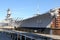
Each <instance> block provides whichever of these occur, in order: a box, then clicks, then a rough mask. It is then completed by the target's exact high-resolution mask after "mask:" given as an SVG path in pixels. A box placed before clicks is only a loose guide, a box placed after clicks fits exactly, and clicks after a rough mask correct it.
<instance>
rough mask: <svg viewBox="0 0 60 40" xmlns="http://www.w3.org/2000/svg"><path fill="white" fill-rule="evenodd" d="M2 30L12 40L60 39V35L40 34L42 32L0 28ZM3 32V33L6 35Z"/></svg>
mask: <svg viewBox="0 0 60 40" xmlns="http://www.w3.org/2000/svg"><path fill="white" fill-rule="evenodd" d="M0 32H2V33H4V34H6V35H7V36H8V38H10V39H11V40H52V39H57V40H60V36H58V35H49V34H40V33H29V32H23V31H16V30H6V29H0ZM4 34H3V35H4Z"/></svg>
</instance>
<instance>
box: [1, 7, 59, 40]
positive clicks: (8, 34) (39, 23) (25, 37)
mask: <svg viewBox="0 0 60 40" xmlns="http://www.w3.org/2000/svg"><path fill="white" fill-rule="evenodd" d="M0 40H60V8H53V9H50V10H49V11H48V12H46V13H44V14H42V15H40V14H38V15H36V16H33V17H30V18H27V19H23V20H18V21H17V20H14V19H13V18H12V17H11V11H10V9H8V10H7V16H6V18H5V19H4V20H2V21H0Z"/></svg>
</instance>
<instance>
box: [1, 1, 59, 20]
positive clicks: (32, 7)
mask: <svg viewBox="0 0 60 40" xmlns="http://www.w3.org/2000/svg"><path fill="white" fill-rule="evenodd" d="M56 7H60V0H0V20H3V19H5V18H6V14H7V9H8V8H9V9H10V10H11V14H12V15H11V16H12V17H13V18H14V19H17V18H19V19H20V18H23V19H26V18H29V17H32V16H34V15H35V14H37V9H39V12H40V14H43V13H45V12H47V11H49V10H50V9H52V8H56Z"/></svg>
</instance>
